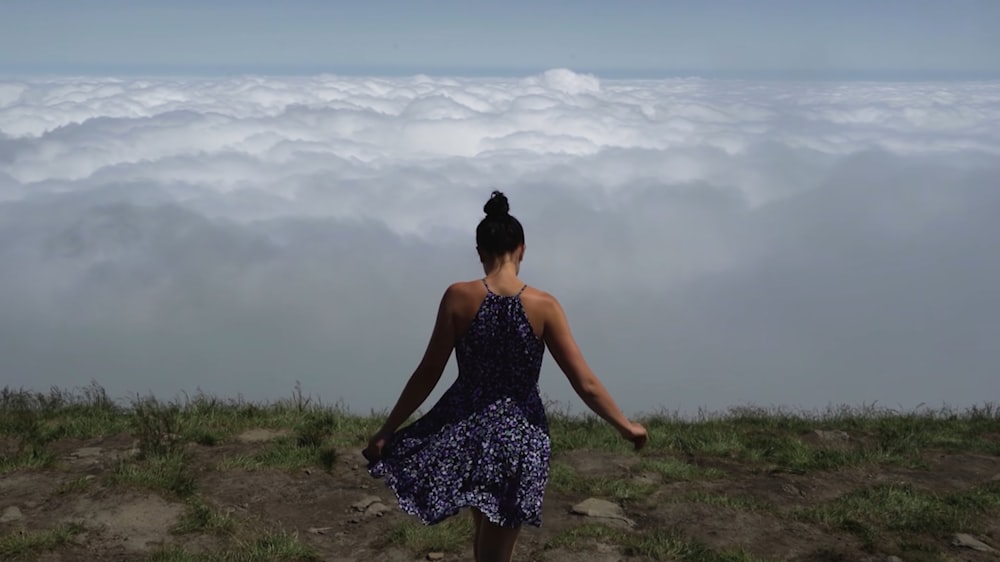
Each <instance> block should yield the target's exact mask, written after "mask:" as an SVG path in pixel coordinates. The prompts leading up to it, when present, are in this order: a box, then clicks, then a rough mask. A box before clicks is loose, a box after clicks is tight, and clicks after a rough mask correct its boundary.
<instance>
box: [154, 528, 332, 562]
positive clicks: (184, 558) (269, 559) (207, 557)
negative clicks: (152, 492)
mask: <svg viewBox="0 0 1000 562" xmlns="http://www.w3.org/2000/svg"><path fill="white" fill-rule="evenodd" d="M318 560H320V557H319V556H318V555H317V554H316V551H315V550H314V549H312V548H310V547H308V546H306V545H304V544H302V543H301V542H300V541H299V538H298V535H296V534H295V533H289V532H285V531H271V532H267V533H265V534H263V535H261V536H259V537H257V538H255V539H252V540H247V541H242V540H238V539H233V544H232V545H228V546H226V547H224V548H222V549H220V550H217V551H213V552H207V553H197V554H195V553H191V552H189V551H188V550H187V549H185V548H183V547H180V546H172V547H167V548H164V549H162V550H159V551H157V552H154V553H153V554H151V555H150V556H148V557H146V559H145V562H313V561H318Z"/></svg>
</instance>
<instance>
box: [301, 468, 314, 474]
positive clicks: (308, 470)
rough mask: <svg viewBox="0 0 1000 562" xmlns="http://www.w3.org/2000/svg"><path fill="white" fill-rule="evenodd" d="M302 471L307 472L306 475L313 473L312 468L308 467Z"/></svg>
mask: <svg viewBox="0 0 1000 562" xmlns="http://www.w3.org/2000/svg"><path fill="white" fill-rule="evenodd" d="M302 472H304V473H306V476H309V475H311V474H312V473H313V471H312V469H310V468H307V469H305V470H303V471H302Z"/></svg>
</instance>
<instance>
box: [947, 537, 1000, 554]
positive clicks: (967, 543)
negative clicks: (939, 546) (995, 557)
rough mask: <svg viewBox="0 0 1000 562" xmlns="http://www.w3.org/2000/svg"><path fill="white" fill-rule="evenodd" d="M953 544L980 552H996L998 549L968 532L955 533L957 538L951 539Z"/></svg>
mask: <svg viewBox="0 0 1000 562" xmlns="http://www.w3.org/2000/svg"><path fill="white" fill-rule="evenodd" d="M951 544H952V545H954V546H961V547H964V548H971V549H972V550H978V551H980V552H996V549H995V548H993V547H992V546H990V545H988V544H986V543H984V542H982V541H981V540H979V539H977V538H976V537H974V536H972V535H970V534H967V533H955V538H954V540H952V541H951Z"/></svg>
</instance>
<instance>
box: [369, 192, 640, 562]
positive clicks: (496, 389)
mask: <svg viewBox="0 0 1000 562" xmlns="http://www.w3.org/2000/svg"><path fill="white" fill-rule="evenodd" d="M484 211H485V212H486V217H485V218H484V219H483V220H482V222H480V223H479V226H478V227H477V228H476V245H477V250H478V252H479V259H480V261H481V262H482V264H483V271H484V272H485V274H486V276H485V277H484V278H482V279H477V280H475V281H464V282H459V283H455V284H453V285H451V286H450V287H448V289H447V290H446V291H445V294H444V297H443V298H442V299H441V304H440V307H439V308H438V314H437V321H436V323H435V326H434V330H433V332H432V334H431V339H430V343H429V344H428V346H427V350H426V352H425V353H424V357H423V359H422V360H421V362H420V364H419V365H418V366H417V368H416V370H415V371H414V372H413V374H412V376H411V377H410V380H409V382H407V384H406V386H405V388H404V389H403V392H402V394H401V395H400V397H399V400H398V401H397V403H396V405H395V407H394V408H393V409H392V412H391V413H390V414H389V417H388V419H386V421H385V423H384V424H383V426H382V428H381V429H380V430H379V431H378V432H377V433H376V434H375V435H374V436H373V437H372V438H371V440H370V441H369V442H368V447H367V448H366V449H365V456H366V457H367V458H368V460H369V462H370V465H369V467H368V469H369V472H370V474H371V475H372V476H374V477H376V478H385V481H386V484H388V486H389V487H390V488H392V490H393V491H394V492H395V493H396V496H397V498H398V499H399V505H400V508H402V509H403V510H404V511H406V512H407V513H410V514H413V515H417V516H418V517H420V519H421V520H422V521H423V522H424V523H426V524H435V523H439V522H441V521H443V520H444V519H446V518H447V517H450V516H452V515H455V514H456V513H458V511H459V510H460V509H461V508H464V507H469V508H471V509H472V517H473V524H474V528H475V537H474V544H473V550H474V552H475V556H476V561H477V562H494V561H503V562H509V561H510V559H511V555H512V553H513V551H514V543H515V542H516V540H517V535H518V532H519V531H520V528H521V525H522V524H525V523H527V524H529V525H534V526H540V525H541V512H542V496H543V494H544V491H545V483H546V481H547V480H548V474H549V455H550V441H549V429H548V422H547V420H546V417H545V410H544V408H543V405H542V400H541V397H540V396H539V392H538V375H539V371H540V369H541V365H542V356H543V354H544V352H545V348H546V347H547V348H548V349H549V352H550V353H551V354H552V357H553V358H554V359H555V360H556V363H557V364H558V365H559V367H560V368H561V369H562V370H563V372H564V373H565V374H566V377H567V378H568V379H569V381H570V384H572V386H573V389H574V390H575V391H576V393H577V394H578V395H579V396H580V397H581V398H582V399H583V401H584V403H586V404H587V406H588V407H589V408H590V409H591V410H593V411H594V412H595V413H596V414H598V415H599V416H601V417H602V418H604V419H605V420H606V421H608V422H609V423H610V424H611V425H612V426H614V427H615V429H617V430H618V432H619V433H620V434H621V436H622V437H623V438H625V439H627V440H629V441H631V442H632V443H633V444H634V445H635V448H636V449H640V448H642V447H643V446H644V445H645V444H646V429H645V428H644V427H642V426H641V425H640V424H638V423H634V422H631V421H629V420H628V418H626V417H625V415H624V414H622V412H621V410H619V409H618V407H617V406H616V405H615V402H614V400H613V399H612V398H611V396H610V395H609V394H608V392H607V391H606V390H605V388H604V386H603V385H602V384H601V382H600V380H598V378H597V377H596V376H595V375H594V373H593V372H592V371H591V370H590V368H589V367H588V366H587V363H586V361H584V359H583V355H582V354H581V353H580V350H579V348H578V347H577V344H576V342H575V340H574V339H573V336H572V334H571V332H570V329H569V324H568V322H567V320H566V315H565V314H564V312H563V309H562V307H561V306H560V305H559V302H558V301H557V300H556V299H555V297H553V296H552V295H550V294H548V293H545V292H543V291H540V290H538V289H535V288H534V287H529V286H527V285H526V284H524V283H523V282H522V281H521V280H520V279H519V278H518V274H519V273H520V268H521V260H522V259H524V251H525V245H524V229H523V228H522V226H521V223H520V222H519V221H518V220H517V219H516V218H514V217H513V216H511V215H510V212H509V211H510V206H509V204H508V202H507V197H505V196H504V195H503V194H502V193H500V192H499V191H494V192H493V194H492V196H491V197H490V200H489V201H487V203H486V205H485V207H484ZM452 350H454V351H455V352H456V359H457V361H458V378H457V380H456V381H455V383H454V384H453V385H452V386H451V387H450V388H449V389H448V390H447V392H445V394H444V395H443V396H442V397H441V399H440V400H439V401H438V403H437V404H435V405H434V407H433V408H431V410H430V411H428V412H427V414H426V415H424V416H422V417H421V418H420V419H418V420H417V421H415V422H414V423H412V424H410V425H408V426H406V427H405V428H403V429H401V430H399V431H397V429H398V428H399V426H400V425H402V424H403V422H405V421H406V420H407V419H408V418H409V417H410V415H412V414H413V412H414V411H416V409H417V408H418V407H419V406H420V404H422V403H423V402H424V400H426V399H427V396H428V395H429V394H430V393H431V391H432V390H433V389H434V387H435V386H436V385H437V382H438V380H440V378H441V374H442V372H443V371H444V368H445V365H446V364H447V362H448V359H449V358H450V357H451V353H452Z"/></svg>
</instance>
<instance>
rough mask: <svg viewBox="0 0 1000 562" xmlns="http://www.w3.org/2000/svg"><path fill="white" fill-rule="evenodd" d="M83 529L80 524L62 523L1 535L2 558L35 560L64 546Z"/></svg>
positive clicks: (0, 548) (0, 552)
mask: <svg viewBox="0 0 1000 562" xmlns="http://www.w3.org/2000/svg"><path fill="white" fill-rule="evenodd" d="M82 531H83V527H81V526H79V525H60V526H58V527H54V528H52V529H47V530H44V531H32V532H27V533H20V532H14V533H11V534H9V535H5V536H0V560H33V559H35V558H37V557H38V556H40V555H41V554H43V553H45V552H48V551H51V550H55V549H57V548H59V547H61V546H63V545H64V544H66V543H68V542H69V541H71V540H72V539H73V537H74V536H76V535H77V534H79V533H81V532H82Z"/></svg>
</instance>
